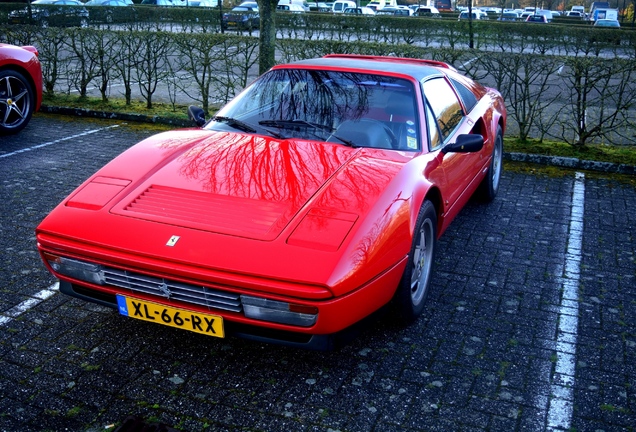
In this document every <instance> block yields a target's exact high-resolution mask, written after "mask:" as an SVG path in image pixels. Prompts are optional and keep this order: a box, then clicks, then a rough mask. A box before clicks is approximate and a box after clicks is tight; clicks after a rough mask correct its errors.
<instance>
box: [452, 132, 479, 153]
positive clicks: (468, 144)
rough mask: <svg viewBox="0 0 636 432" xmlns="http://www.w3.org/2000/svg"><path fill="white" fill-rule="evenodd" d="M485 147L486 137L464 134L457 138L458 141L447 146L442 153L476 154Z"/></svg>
mask: <svg viewBox="0 0 636 432" xmlns="http://www.w3.org/2000/svg"><path fill="white" fill-rule="evenodd" d="M483 147H484V137H483V136H482V135H477V134H464V135H459V136H458V137H457V141H455V142H454V143H450V144H447V145H445V146H444V147H443V148H442V153H444V154H446V153H474V152H478V151H479V150H481V149H482V148H483Z"/></svg>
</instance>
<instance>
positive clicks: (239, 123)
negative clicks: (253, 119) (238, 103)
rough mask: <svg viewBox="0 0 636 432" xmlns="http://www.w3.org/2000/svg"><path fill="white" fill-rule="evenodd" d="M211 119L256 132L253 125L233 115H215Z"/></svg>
mask: <svg viewBox="0 0 636 432" xmlns="http://www.w3.org/2000/svg"><path fill="white" fill-rule="evenodd" d="M211 120H212V121H216V122H221V123H227V124H228V125H230V126H232V127H233V128H236V129H239V130H242V131H244V132H250V133H256V129H254V128H253V127H252V126H250V125H248V124H247V123H244V122H242V121H240V120H237V119H235V118H233V117H223V116H214V117H212V118H211Z"/></svg>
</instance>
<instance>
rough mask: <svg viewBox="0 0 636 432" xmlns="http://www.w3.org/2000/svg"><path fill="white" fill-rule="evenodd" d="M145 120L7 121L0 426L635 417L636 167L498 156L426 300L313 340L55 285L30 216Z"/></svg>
mask: <svg viewBox="0 0 636 432" xmlns="http://www.w3.org/2000/svg"><path fill="white" fill-rule="evenodd" d="M150 133H151V131H147V130H146V131H144V130H138V129H135V128H130V127H128V126H126V125H119V124H118V123H113V122H103V121H87V120H85V119H73V118H70V117H66V118H65V117H54V116H48V115H42V114H39V115H37V116H35V117H34V119H33V121H32V123H31V124H30V125H29V127H28V128H27V129H26V130H24V131H23V132H22V133H21V134H20V135H18V136H16V137H0V182H1V184H2V188H0V202H2V212H1V219H0V220H1V225H0V234H1V239H0V251H1V255H0V263H1V267H0V268H1V270H0V431H30V430H33V431H41V430H51V431H62V430H71V431H87V430H90V431H101V430H109V429H111V430H112V429H114V427H113V426H112V425H115V426H116V425H119V424H121V422H122V421H123V420H124V419H125V418H126V417H127V416H129V415H139V416H142V417H143V418H144V419H146V420H148V421H149V422H159V421H160V422H163V423H165V424H167V425H169V426H171V427H173V428H176V429H179V430H182V431H199V430H214V431H217V430H250V431H329V430H333V431H336V430H339V431H383V432H384V431H392V430H396V431H397V430H409V431H456V430H462V431H515V430H517V431H540V430H576V431H630V430H634V429H635V428H636V397H635V396H636V395H635V394H634V392H635V389H636V292H635V290H636V280H635V276H636V255H635V254H636V212H635V211H634V209H636V190H635V188H634V186H632V185H628V184H624V183H621V182H620V181H618V180H616V179H609V178H608V179H604V178H599V177H598V176H591V175H584V176H583V175H579V176H576V175H575V173H574V172H571V173H570V172H568V173H566V174H565V175H564V176H563V177H559V178H555V177H547V176H542V175H537V174H529V173H522V172H519V171H517V172H513V171H512V170H508V171H506V172H505V173H504V176H503V178H502V184H501V190H500V195H499V196H498V197H497V199H496V200H495V201H494V202H493V203H492V204H490V205H484V204H481V203H477V202H475V203H470V204H469V205H468V207H467V208H466V209H464V210H463V211H462V212H461V214H460V215H459V217H458V219H457V220H455V221H454V222H453V224H452V225H451V227H450V229H449V230H448V231H447V232H446V233H445V235H444V236H443V237H442V239H441V241H440V243H439V246H440V247H439V250H438V255H437V260H436V274H435V277H434V282H433V286H432V292H431V294H430V297H429V299H428V303H427V308H426V311H425V313H424V316H423V317H422V318H421V319H419V320H418V321H417V322H416V323H415V324H413V325H411V326H409V327H400V326H398V325H396V324H394V322H393V320H392V319H391V315H390V314H385V315H383V316H380V317H378V319H377V320H375V321H373V322H372V323H370V324H369V325H368V326H366V327H365V328H364V329H363V331H362V332H361V334H360V335H358V337H357V338H355V339H354V340H353V341H351V342H350V343H349V344H348V345H347V346H345V347H344V348H342V349H340V350H338V351H334V352H326V353H321V352H311V351H302V350H296V349H291V348H285V347H279V346H273V345H264V344H260V343H255V342H250V341H246V340H241V339H233V338H228V339H223V340H217V339H211V338H206V337H205V336H200V335H197V334H194V333H189V332H183V331H180V330H177V329H172V328H169V327H162V326H154V325H152V324H148V323H145V322H141V321H137V320H130V319H126V318H124V317H121V316H119V315H117V313H116V312H115V311H114V310H110V309H106V308H103V307H99V306H96V305H92V304H88V303H84V302H81V301H79V300H74V299H71V298H68V297H66V296H64V295H62V294H60V293H59V292H57V291H55V285H54V284H55V280H54V279H53V278H52V277H51V276H50V275H49V274H48V273H47V271H46V270H45V269H44V266H43V265H42V264H41V263H40V259H39V257H38V255H37V253H36V246H35V239H34V233H33V230H34V228H35V226H36V225H37V224H38V223H39V221H40V220H41V219H42V218H43V217H44V216H45V215H46V214H47V213H48V212H49V211H50V210H51V209H52V208H53V207H54V206H55V205H56V204H57V203H59V202H60V201H61V200H62V198H64V197H65V196H66V195H67V194H68V193H69V192H71V191H72V190H73V189H74V188H75V187H76V186H77V185H78V184H79V183H80V182H81V181H83V180H84V179H85V178H86V177H88V176H89V175H90V174H92V173H93V172H94V171H95V170H96V169H98V168H99V167H100V166H102V165H103V164H104V163H105V162H107V161H108V160H110V159H111V158H112V157H114V156H115V155H116V154H118V153H119V152H121V151H122V150H124V149H125V148H127V147H128V146H130V145H131V144H133V143H135V142H137V141H139V140H140V139H142V138H143V137H145V136H147V135H149V134H150ZM69 137H72V138H69ZM37 146H39V147H37Z"/></svg>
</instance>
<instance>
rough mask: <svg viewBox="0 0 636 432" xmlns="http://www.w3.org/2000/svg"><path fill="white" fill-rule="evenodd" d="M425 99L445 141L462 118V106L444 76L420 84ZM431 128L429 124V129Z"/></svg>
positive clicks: (442, 139)
mask: <svg viewBox="0 0 636 432" xmlns="http://www.w3.org/2000/svg"><path fill="white" fill-rule="evenodd" d="M422 87H423V89H424V95H425V96H426V101H427V102H428V104H429V105H430V107H431V109H432V110H433V115H434V116H435V122H436V123H437V125H438V127H439V131H440V133H441V137H440V139H441V141H445V140H446V139H447V138H448V137H449V136H450V135H451V134H452V133H453V131H454V130H455V128H456V127H457V125H459V123H460V122H461V121H462V119H463V118H464V112H463V111H462V106H461V104H460V103H459V100H458V99H457V96H456V95H455V92H454V91H453V89H452V87H451V86H450V84H449V83H448V82H447V81H446V80H445V79H444V78H435V79H431V80H428V81H425V82H424V83H423V84H422ZM430 129H432V128H431V127H430V126H429V130H430Z"/></svg>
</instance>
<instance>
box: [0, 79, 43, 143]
mask: <svg viewBox="0 0 636 432" xmlns="http://www.w3.org/2000/svg"><path fill="white" fill-rule="evenodd" d="M34 104H35V101H34V94H33V89H32V88H31V84H30V83H29V81H27V79H26V78H25V77H24V76H23V75H22V74H21V73H19V72H17V71H14V70H4V71H0V132H2V133H5V134H7V133H16V132H18V131H20V130H22V129H23V128H24V127H25V126H26V125H27V123H28V122H29V120H30V119H31V115H32V114H33V107H34Z"/></svg>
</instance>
